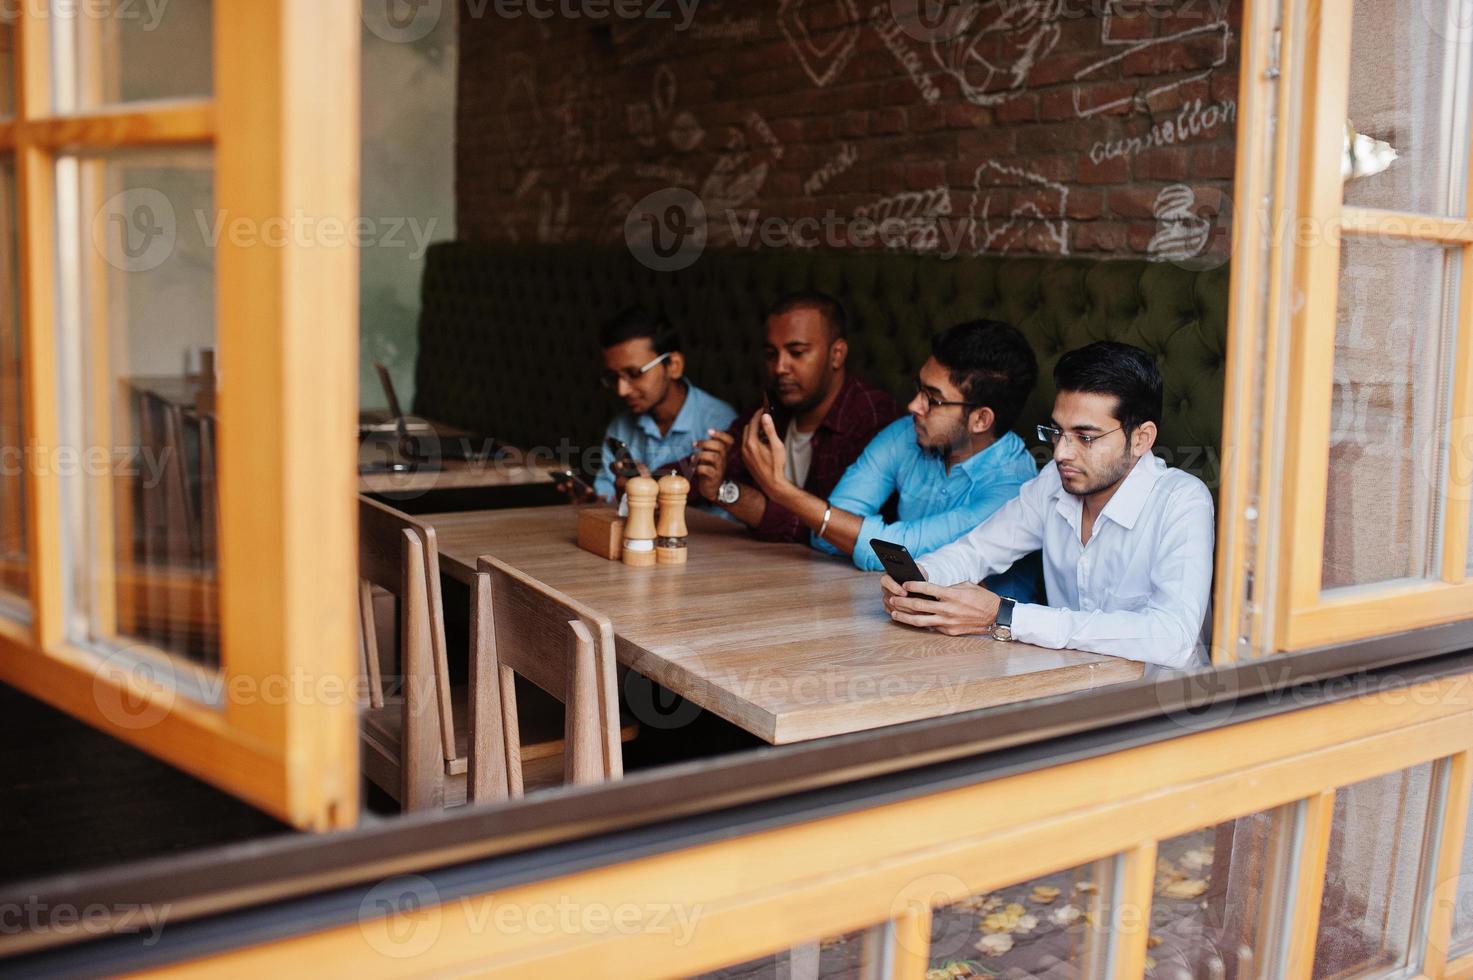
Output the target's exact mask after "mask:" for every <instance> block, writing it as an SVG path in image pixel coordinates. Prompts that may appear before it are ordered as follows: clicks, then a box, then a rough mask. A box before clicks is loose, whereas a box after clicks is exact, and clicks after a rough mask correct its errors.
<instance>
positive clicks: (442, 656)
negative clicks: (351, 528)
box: [358, 496, 455, 762]
mask: <svg viewBox="0 0 1473 980" xmlns="http://www.w3.org/2000/svg"><path fill="white" fill-rule="evenodd" d="M358 579H359V615H360V623H361V629H360V634H359V635H360V637H361V640H362V644H361V646H362V649H361V653H362V655H363V668H364V676H365V677H366V678H367V681H368V687H369V697H370V700H371V703H372V704H373V705H374V706H375V707H378V706H380V705H382V703H383V700H382V695H383V688H382V681H381V679H380V677H379V676H378V675H379V670H378V649H377V642H376V636H375V631H374V628H373V608H372V598H371V595H370V593H371V586H377V587H379V588H381V589H384V590H385V591H387V592H389V593H390V594H392V595H393V596H395V597H396V598H397V599H398V601H399V620H400V638H401V639H400V645H399V652H400V671H401V673H402V674H403V678H404V696H405V705H406V710H407V711H408V712H409V714H410V716H411V717H413V718H414V719H416V720H417V719H419V718H423V717H425V714H426V713H432V714H433V716H434V717H435V718H436V719H437V727H438V729H439V743H440V748H439V754H440V755H441V756H442V757H443V761H444V762H450V761H451V760H453V759H454V758H455V720H454V715H453V714H452V709H451V704H450V665H449V661H448V658H447V655H446V651H445V614H444V604H443V602H442V601H441V596H440V549H439V545H438V542H437V539H436V536H435V529H434V528H433V527H430V526H429V525H426V524H422V523H420V522H419V521H416V520H415V519H414V518H412V517H410V516H409V515H407V514H403V513H401V512H399V511H397V510H394V509H393V508H392V507H388V506H385V505H384V504H381V503H379V502H378V501H376V500H372V499H370V498H368V497H364V496H360V497H359V498H358ZM427 695H428V696H430V697H432V698H433V700H432V701H429V702H427V703H425V702H423V701H422V699H423V698H425V697H426V696H427ZM408 721H409V719H408V718H406V725H405V728H404V739H405V742H406V745H405V748H404V753H405V755H406V756H409V755H410V754H411V751H410V747H409V746H408V744H407V743H408V741H409V739H410V732H411V728H410V725H409V724H408Z"/></svg>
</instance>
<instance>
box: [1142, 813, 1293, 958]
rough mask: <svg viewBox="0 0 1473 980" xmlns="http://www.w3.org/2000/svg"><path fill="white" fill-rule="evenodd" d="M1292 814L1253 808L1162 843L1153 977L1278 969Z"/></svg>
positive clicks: (1151, 950)
mask: <svg viewBox="0 0 1473 980" xmlns="http://www.w3.org/2000/svg"><path fill="white" fill-rule="evenodd" d="M1293 813H1294V811H1293V808H1292V807H1281V808H1279V809H1276V810H1271V811H1266V812H1262V813H1253V814H1249V815H1248V816H1245V817H1239V818H1238V819H1236V820H1229V821H1226V822H1225V823H1220V824H1218V825H1216V826H1214V827H1207V828H1204V829H1202V830H1197V831H1193V832H1192V833H1189V834H1183V835H1181V836H1180V837H1173V838H1171V839H1170V840H1164V841H1161V842H1160V844H1158V845H1157V860H1156V893H1155V897H1154V900H1153V904H1152V906H1151V933H1150V936H1149V937H1147V940H1146V942H1147V946H1148V949H1147V954H1146V955H1147V957H1148V958H1147V960H1146V976H1147V977H1148V978H1152V980H1175V978H1178V977H1235V978H1237V980H1248V978H1251V977H1264V978H1268V977H1272V976H1274V975H1275V973H1276V970H1277V967H1276V964H1274V963H1273V962H1272V956H1273V955H1274V951H1275V950H1276V949H1277V948H1278V941H1279V939H1280V938H1281V937H1280V936H1279V935H1278V930H1279V929H1280V928H1281V927H1282V925H1283V922H1284V899H1285V890H1284V888H1283V883H1284V881H1285V880H1286V876H1287V872H1288V868H1289V863H1290V860H1289V859H1290V846H1291V843H1292V840H1293V826H1294V823H1293Z"/></svg>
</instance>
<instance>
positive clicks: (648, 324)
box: [598, 306, 680, 354]
mask: <svg viewBox="0 0 1473 980" xmlns="http://www.w3.org/2000/svg"><path fill="white" fill-rule="evenodd" d="M640 337H647V338H649V342H650V346H651V347H653V348H654V349H655V353H656V354H673V353H674V352H675V351H678V350H680V335H679V334H678V333H676V331H675V328H674V327H672V326H671V325H670V321H669V320H666V319H665V318H664V317H663V316H661V315H660V314H658V313H652V312H650V311H649V310H647V309H645V308H644V307H642V306H631V307H629V308H628V309H625V310H621V311H619V313H618V314H617V315H616V316H615V317H614V318H613V319H612V320H610V321H609V322H607V323H605V324H604V325H603V326H601V327H599V328H598V346H599V347H601V348H602V349H604V350H608V349H609V348H610V347H617V346H618V345H620V344H622V343H625V342H626V341H630V340H638V339H639V338H640Z"/></svg>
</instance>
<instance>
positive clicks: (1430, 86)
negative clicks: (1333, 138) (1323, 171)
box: [1342, 0, 1473, 216]
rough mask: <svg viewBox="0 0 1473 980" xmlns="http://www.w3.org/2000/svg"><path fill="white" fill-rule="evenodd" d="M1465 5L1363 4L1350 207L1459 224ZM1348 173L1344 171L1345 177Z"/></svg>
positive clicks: (1463, 180) (1385, 0)
mask: <svg viewBox="0 0 1473 980" xmlns="http://www.w3.org/2000/svg"><path fill="white" fill-rule="evenodd" d="M1463 6H1464V0H1356V3H1355V14H1354V17H1355V20H1354V25H1353V27H1352V32H1353V33H1352V40H1351V57H1350V65H1351V69H1350V109H1349V114H1350V120H1349V126H1350V133H1353V134H1354V135H1350V136H1348V139H1349V140H1350V146H1349V147H1348V152H1347V161H1346V162H1347V165H1349V166H1352V167H1353V172H1352V173H1351V174H1350V175H1349V176H1348V178H1347V180H1346V183H1345V202H1346V203H1347V204H1352V205H1360V206H1363V207H1373V208H1391V209H1394V210H1399V211H1417V212H1421V213H1428V214H1438V215H1450V214H1455V215H1459V216H1461V215H1462V214H1464V212H1465V204H1464V202H1465V201H1466V200H1467V197H1466V185H1467V168H1468V128H1469V127H1468V125H1467V123H1468V103H1467V96H1468V85H1467V82H1466V78H1467V73H1468V70H1469V67H1470V65H1473V58H1470V57H1469V54H1470V52H1469V50H1468V45H1467V44H1466V43H1459V41H1460V39H1462V40H1466V33H1467V24H1466V22H1465V21H1464V20H1463V18H1465V17H1466V13H1465V12H1462V10H1461V8H1462V7H1463ZM1342 169H1343V168H1342Z"/></svg>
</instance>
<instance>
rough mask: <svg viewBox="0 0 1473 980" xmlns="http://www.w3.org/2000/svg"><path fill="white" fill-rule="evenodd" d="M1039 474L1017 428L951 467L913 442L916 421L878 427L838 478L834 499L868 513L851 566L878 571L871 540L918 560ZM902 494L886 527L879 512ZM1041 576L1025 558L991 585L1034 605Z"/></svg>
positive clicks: (822, 545)
mask: <svg viewBox="0 0 1473 980" xmlns="http://www.w3.org/2000/svg"><path fill="white" fill-rule="evenodd" d="M1037 475H1038V464H1037V463H1036V462H1035V461H1034V459H1033V456H1032V455H1030V454H1029V452H1028V450H1027V449H1025V448H1024V446H1023V440H1022V439H1020V438H1019V437H1018V435H1017V433H1015V432H1009V433H1007V434H1006V435H1004V436H1003V437H1002V438H1001V439H999V440H997V441H996V442H994V443H993V444H992V445H990V446H988V447H987V448H986V449H984V450H982V451H981V452H980V453H977V454H976V455H975V456H972V457H971V458H969V459H967V460H965V461H964V462H962V463H961V464H960V465H958V466H953V467H952V468H951V471H950V472H947V469H946V463H945V461H943V460H942V459H941V457H939V456H937V455H935V454H934V453H928V452H926V451H925V450H924V449H922V448H921V447H920V446H918V445H917V444H916V431H915V425H914V424H913V423H912V422H911V419H910V416H908V415H907V416H906V417H904V418H901V419H896V420H895V421H894V422H892V423H890V424H889V425H888V426H886V427H885V428H883V429H881V430H880V433H879V435H877V436H875V437H874V439H873V440H871V441H870V444H869V445H868V446H866V447H865V450H864V452H863V453H861V454H860V456H859V459H857V460H855V462H854V465H853V466H851V467H849V469H848V470H847V471H845V473H844V476H843V478H842V479H840V480H839V485H838V486H836V487H835V488H834V492H833V495H832V496H831V497H830V498H829V503H830V505H832V506H833V507H835V508H838V509H841V510H846V511H848V512H849V513H851V514H857V515H859V516H860V517H863V518H864V526H863V527H862V528H861V529H860V532H859V539H858V541H856V542H855V546H854V555H853V558H854V564H855V565H857V566H858V567H859V568H862V569H864V570H865V571H871V572H876V571H879V570H880V569H881V568H882V567H883V566H882V565H881V564H880V560H879V559H878V558H876V557H875V553H874V549H872V548H871V547H870V546H869V543H870V539H872V538H879V539H880V540H882V541H890V542H892V543H894V544H900V545H904V546H905V547H906V548H907V549H908V550H909V551H910V553H911V554H912V555H914V556H916V557H918V558H919V557H920V556H921V555H924V554H926V553H928V552H931V551H935V550H936V549H937V548H940V547H941V546H942V545H945V544H950V543H951V542H952V541H955V540H956V539H957V538H960V537H961V536H962V535H964V534H966V533H967V532H969V531H971V530H972V529H973V528H975V527H976V526H977V525H978V524H981V523H982V522H983V521H985V520H987V518H989V517H991V516H992V514H993V512H994V511H996V510H997V509H998V508H999V507H1001V506H1002V505H1003V504H1005V503H1007V502H1008V501H1009V500H1012V499H1013V498H1014V497H1016V496H1018V489H1019V488H1020V487H1021V486H1023V484H1024V483H1027V482H1028V481H1029V480H1031V479H1033V478H1034V477H1035V476H1037ZM897 492H898V493H899V495H900V508H899V514H898V516H899V520H898V521H896V522H894V523H891V524H887V523H885V519H884V518H883V517H882V516H881V515H880V510H881V508H883V507H884V506H885V502H886V501H887V500H889V499H890V496H891V495H892V494H894V493H897ZM813 546H814V547H815V548H818V549H820V550H822V551H827V552H828V553H829V554H838V550H837V549H835V548H834V546H833V545H831V544H829V543H828V542H827V541H822V540H819V538H818V536H817V535H814V536H813ZM1037 580H1038V563H1037V561H1036V560H1034V561H1020V562H1019V563H1018V566H1017V567H1016V568H1013V569H1012V570H1011V571H1008V572H1006V573H1004V574H1001V575H997V576H994V577H993V578H992V579H990V580H989V581H988V583H987V585H988V587H989V588H991V589H992V590H993V591H994V592H997V593H998V594H999V595H1005V596H1008V597H1009V598H1011V599H1016V600H1018V601H1019V602H1032V601H1034V599H1035V598H1036V593H1037Z"/></svg>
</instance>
